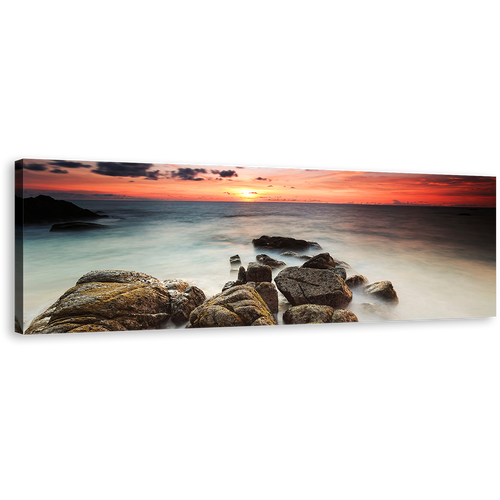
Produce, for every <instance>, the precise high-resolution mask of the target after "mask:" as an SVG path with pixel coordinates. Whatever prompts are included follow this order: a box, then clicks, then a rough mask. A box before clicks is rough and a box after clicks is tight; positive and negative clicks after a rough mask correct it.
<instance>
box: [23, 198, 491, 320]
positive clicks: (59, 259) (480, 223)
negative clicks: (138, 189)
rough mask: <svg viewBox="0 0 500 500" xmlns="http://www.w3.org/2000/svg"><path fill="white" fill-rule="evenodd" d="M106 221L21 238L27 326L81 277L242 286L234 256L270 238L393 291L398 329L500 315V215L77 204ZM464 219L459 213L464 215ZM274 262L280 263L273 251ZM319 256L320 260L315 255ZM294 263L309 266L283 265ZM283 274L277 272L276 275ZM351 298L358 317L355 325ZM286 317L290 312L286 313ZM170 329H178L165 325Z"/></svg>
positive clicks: (301, 206) (35, 230)
mask: <svg viewBox="0 0 500 500" xmlns="http://www.w3.org/2000/svg"><path fill="white" fill-rule="evenodd" d="M74 203H75V204H76V205H78V206H80V207H83V208H88V209H89V210H93V211H97V210H101V211H102V212H104V213H105V214H107V215H109V216H110V217H109V218H104V219H99V220H96V221H95V222H97V223H100V224H104V225H106V226H108V228H107V229H105V230H104V229H103V230H92V231H88V232H80V233H75V232H50V231H49V229H50V227H51V226H50V225H44V226H27V227H25V230H24V318H23V323H24V328H27V327H28V326H29V324H30V322H31V321H32V319H33V318H34V317H35V316H37V315H38V314H40V313H41V312H43V311H44V310H45V309H46V308H47V307H48V306H50V305H51V304H52V303H54V302H55V301H56V300H57V299H58V298H59V297H60V296H61V295H62V294H63V293H64V292H65V291H66V290H67V289H69V288H71V287H72V286H74V285H75V283H76V281H77V280H78V279H79V278H80V277H81V276H82V275H84V274H85V273H87V272H89V271H92V270H96V269H121V270H130V271H140V272H144V273H147V274H150V275H152V276H154V277H156V278H158V279H160V280H164V279H169V278H181V279H184V280H186V281H188V282H189V283H190V284H193V285H196V286H198V287H199V288H201V289H202V290H203V291H204V292H205V294H206V296H207V297H209V296H211V295H214V294H215V293H218V292H220V291H221V289H222V287H223V285H224V284H225V283H226V282H227V281H229V280H234V279H236V276H235V274H234V273H231V272H230V269H231V267H230V264H229V257H230V256H232V255H234V254H239V255H240V257H241V260H242V263H243V264H244V265H245V266H246V265H247V264H248V262H250V261H255V256H256V254H257V253H262V252H259V251H257V252H256V251H255V249H254V247H253V245H252V239H253V238H257V237H259V236H261V235H264V234H267V235H270V236H274V235H280V236H291V237H294V238H299V239H306V240H312V241H316V242H318V243H319V244H320V245H321V246H322V247H323V250H322V252H329V253H330V254H331V255H332V257H334V258H336V259H339V260H343V261H346V262H347V263H348V264H350V266H352V267H353V268H354V269H355V270H356V271H357V272H358V273H360V274H362V275H364V276H366V277H367V278H368V280H369V282H370V283H373V282H376V281H383V280H388V281H391V282H392V284H393V286H394V288H395V290H396V292H397V294H398V296H399V300H400V303H399V305H398V306H397V307H396V308H395V309H394V312H395V313H396V314H397V316H398V317H399V318H400V319H402V320H419V319H439V318H470V317H484V316H495V314H496V309H495V308H496V260H495V259H496V239H495V238H496V235H495V228H496V210H495V209H494V208H455V207H453V208H450V207H418V206H397V205H394V206H393V205H391V206H384V205H337V204H306V203H256V202H182V201H74ZM464 213H465V214H469V215H460V214H464ZM267 253H268V254H269V255H271V256H272V257H275V258H276V257H277V255H278V254H277V253H272V252H267ZM309 253H312V254H315V253H319V251H315V252H309ZM279 259H280V260H284V261H285V262H286V263H287V264H289V265H301V264H302V263H303V261H300V260H297V259H295V258H293V257H288V258H287V257H279ZM278 272H279V270H277V271H275V272H274V273H273V274H274V275H276V274H277V273H278ZM361 302H366V299H365V298H363V297H362V295H361V294H359V293H355V294H354V298H353V303H352V307H350V308H351V309H352V310H353V311H354V312H356V314H358V317H359V319H360V321H364V320H368V319H373V318H368V317H365V316H364V315H363V312H362V311H361V310H360V309H359V304H360V303H361ZM283 307H284V306H283ZM170 326H171V327H172V328H174V325H173V324H172V325H170Z"/></svg>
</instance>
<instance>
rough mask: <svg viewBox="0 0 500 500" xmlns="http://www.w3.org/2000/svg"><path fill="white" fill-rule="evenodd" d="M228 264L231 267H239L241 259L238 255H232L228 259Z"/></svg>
mask: <svg viewBox="0 0 500 500" xmlns="http://www.w3.org/2000/svg"><path fill="white" fill-rule="evenodd" d="M229 263H230V264H231V266H232V267H237V266H240V265H241V259H240V256H239V255H237V254H236V255H233V256H232V257H229Z"/></svg>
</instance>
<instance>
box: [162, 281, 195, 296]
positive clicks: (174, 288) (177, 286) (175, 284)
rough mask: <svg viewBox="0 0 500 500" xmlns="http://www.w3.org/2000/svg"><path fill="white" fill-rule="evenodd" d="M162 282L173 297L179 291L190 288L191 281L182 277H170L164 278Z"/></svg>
mask: <svg viewBox="0 0 500 500" xmlns="http://www.w3.org/2000/svg"><path fill="white" fill-rule="evenodd" d="M162 283H163V284H164V285H165V288H166V289H167V290H168V291H169V292H170V296H171V297H172V298H173V297H175V296H176V295H178V294H179V293H182V292H184V291H186V290H187V289H188V288H189V283H188V282H187V281H184V280H180V279H170V280H163V281H162Z"/></svg>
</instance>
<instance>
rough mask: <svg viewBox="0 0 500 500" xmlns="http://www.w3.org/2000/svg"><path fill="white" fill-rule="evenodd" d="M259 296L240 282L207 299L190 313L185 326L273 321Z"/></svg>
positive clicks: (252, 324)
mask: <svg viewBox="0 0 500 500" xmlns="http://www.w3.org/2000/svg"><path fill="white" fill-rule="evenodd" d="M276 324H277V323H276V320H275V319H274V316H273V315H272V314H271V312H270V311H269V309H268V307H267V306H266V304H265V302H264V300H263V299H262V297H261V296H260V295H259V294H258V293H257V292H256V291H255V290H254V289H253V288H252V287H251V286H248V285H239V286H236V287H233V288H230V289H229V290H226V291H225V292H222V293H220V294H218V295H215V296H214V297H212V298H211V299H208V300H206V301H205V302H204V303H203V304H202V305H201V306H198V307H197V308H196V309H195V310H194V311H193V312H192V313H191V315H190V316H189V323H188V325H187V326H186V328H211V327H227V326H263V325H276Z"/></svg>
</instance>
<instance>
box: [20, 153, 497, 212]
mask: <svg viewBox="0 0 500 500" xmlns="http://www.w3.org/2000/svg"><path fill="white" fill-rule="evenodd" d="M21 168H22V170H21ZM16 174H17V176H16V181H19V180H20V175H21V174H22V176H23V181H22V182H23V189H22V193H23V196H24V197H30V196H37V195H39V194H46V195H49V196H52V197H54V198H56V199H66V200H85V199H86V200H172V201H175V200H178V201H248V202H259V201H260V202H296V203H355V204H382V205H400V204H410V205H447V206H484V207H495V206H496V178H495V177H480V176H465V175H435V174H432V175H431V174H400V173H383V172H358V171H342V170H310V169H304V170H302V169H300V170H299V169H290V168H262V167H259V168H256V167H215V166H204V165H173V164H164V163H155V164H153V163H125V162H123V163H120V162H91V161H65V160H24V161H23V165H22V166H21V165H19V166H16ZM18 186H19V184H16V194H18V195H20V194H21V193H20V192H19V191H20V188H19V187H18Z"/></svg>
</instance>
